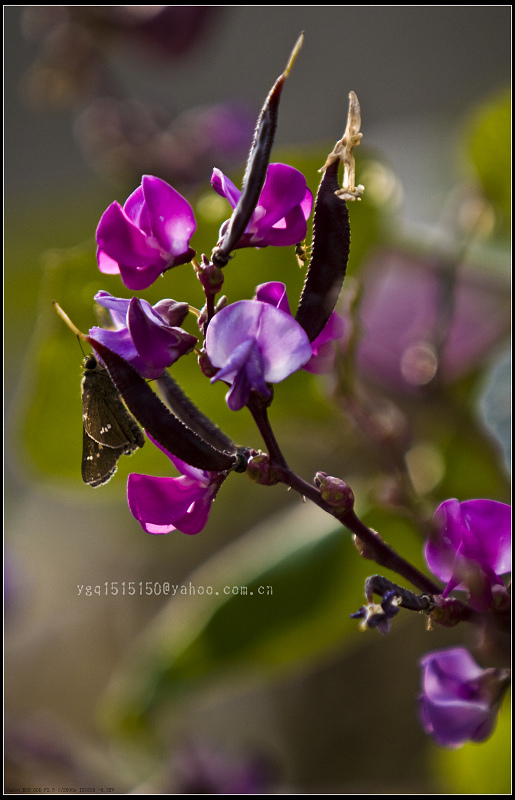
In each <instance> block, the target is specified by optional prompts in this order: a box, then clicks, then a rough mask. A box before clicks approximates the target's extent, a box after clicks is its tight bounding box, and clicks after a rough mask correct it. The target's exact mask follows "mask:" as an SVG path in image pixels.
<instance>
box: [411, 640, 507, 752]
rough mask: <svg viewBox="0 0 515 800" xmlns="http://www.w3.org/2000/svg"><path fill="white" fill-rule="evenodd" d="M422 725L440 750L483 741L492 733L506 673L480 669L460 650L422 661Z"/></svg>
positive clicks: (420, 698)
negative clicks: (440, 747) (441, 747)
mask: <svg viewBox="0 0 515 800" xmlns="http://www.w3.org/2000/svg"><path fill="white" fill-rule="evenodd" d="M420 666H421V668H422V694H421V696H420V697H419V709H420V716H421V720H422V726H423V728H424V730H425V731H426V733H429V734H430V735H431V736H433V737H434V738H435V739H436V741H437V742H438V744H440V745H442V746H443V747H452V748H458V747H462V746H463V745H464V744H466V742H468V741H473V742H483V741H484V740H485V739H487V738H488V737H489V736H490V734H491V733H492V731H493V729H494V726H495V722H496V718H497V712H498V710H499V705H500V701H501V699H502V696H503V694H504V691H505V689H506V686H507V678H508V675H507V670H498V669H482V668H481V667H480V666H478V664H476V662H475V661H474V659H473V658H472V656H471V655H470V653H469V652H468V651H467V650H465V648H463V647H454V648H450V649H449V650H440V651H435V652H433V653H427V654H426V655H425V656H424V657H423V658H422V659H421V660H420Z"/></svg>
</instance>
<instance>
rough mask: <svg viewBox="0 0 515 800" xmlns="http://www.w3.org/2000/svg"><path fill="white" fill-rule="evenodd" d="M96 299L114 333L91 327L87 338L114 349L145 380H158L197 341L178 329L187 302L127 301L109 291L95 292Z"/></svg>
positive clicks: (185, 312)
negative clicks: (109, 316) (111, 321)
mask: <svg viewBox="0 0 515 800" xmlns="http://www.w3.org/2000/svg"><path fill="white" fill-rule="evenodd" d="M95 300H96V301H97V303H99V304H100V305H101V306H103V307H104V308H108V309H109V311H110V314H111V318H112V320H113V323H114V325H115V328H116V330H108V329H106V328H97V327H94V328H91V329H90V332H89V333H90V336H92V337H93V338H94V339H96V340H97V341H98V342H100V343H101V344H104V345H105V346H106V347H109V349H110V350H114V352H115V353H118V355H120V356H122V358H124V359H125V360H126V361H128V362H129V364H132V366H133V367H134V368H135V369H137V370H138V372H139V373H140V375H143V377H144V378H148V379H153V378H159V376H160V375H161V374H162V373H163V370H164V369H165V368H166V367H169V366H170V365H171V364H173V363H174V362H175V361H177V359H178V358H180V356H182V355H185V354H186V353H189V352H190V351H191V350H193V348H194V347H195V345H196V343H197V339H196V337H195V336H192V335H191V334H190V333H186V331H184V330H183V329H182V328H180V327H177V326H178V325H180V323H181V322H182V321H183V320H184V318H185V316H186V315H187V313H188V305H187V303H176V302H175V301H174V300H160V302H159V303H156V305H155V306H151V305H150V303H148V302H147V301H146V300H139V299H138V298H137V297H133V298H132V300H126V299H124V298H122V297H113V295H111V294H109V292H98V294H96V295H95Z"/></svg>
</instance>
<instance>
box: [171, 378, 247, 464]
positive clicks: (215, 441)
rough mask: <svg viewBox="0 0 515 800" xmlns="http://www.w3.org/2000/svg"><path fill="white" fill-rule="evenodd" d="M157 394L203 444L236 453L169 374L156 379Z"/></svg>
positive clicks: (225, 435)
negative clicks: (202, 440) (158, 393)
mask: <svg viewBox="0 0 515 800" xmlns="http://www.w3.org/2000/svg"><path fill="white" fill-rule="evenodd" d="M156 382H157V385H158V387H159V392H160V394H161V396H162V397H163V399H164V400H165V402H166V404H167V405H168V406H169V407H170V408H171V409H172V411H173V413H174V414H175V415H176V416H177V417H179V419H180V420H181V422H184V424H185V425H187V426H188V428H190V430H192V431H194V432H195V433H197V434H198V435H199V436H200V437H201V438H202V439H204V441H205V442H208V443H209V444H212V445H213V447H215V448H216V449H217V450H223V451H226V452H229V453H236V452H237V447H236V445H235V444H234V442H233V441H232V440H231V439H230V438H229V437H228V436H227V434H225V433H224V432H223V431H222V430H221V429H220V428H219V427H218V425H215V423H214V422H213V421H212V420H211V419H209V417H206V415H205V414H203V413H202V411H200V410H199V409H198V408H197V406H196V405H195V403H194V402H193V401H192V400H190V398H189V397H188V395H186V394H185V393H184V392H183V390H182V389H181V387H180V386H179V384H178V383H177V381H176V380H174V379H173V378H172V376H171V375H170V373H169V372H166V370H165V372H163V374H162V375H161V377H159V378H157V381H156Z"/></svg>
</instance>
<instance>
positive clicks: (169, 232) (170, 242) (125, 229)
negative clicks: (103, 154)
mask: <svg viewBox="0 0 515 800" xmlns="http://www.w3.org/2000/svg"><path fill="white" fill-rule="evenodd" d="M195 228H196V223H195V218H194V215H193V211H192V209H191V207H190V205H189V203H187V201H186V200H185V199H184V198H183V197H182V196H181V195H180V194H179V193H178V192H176V191H175V189H173V188H172V187H171V186H169V185H168V184H167V183H165V181H162V180H161V179H160V178H155V177H152V176H150V175H145V176H144V177H143V180H142V184H141V186H140V187H138V189H136V190H135V191H134V192H133V193H132V194H131V195H130V197H129V198H128V199H127V201H126V202H125V205H124V207H123V208H122V207H121V206H120V204H119V203H111V205H110V206H109V208H108V209H107V210H106V211H105V212H104V214H103V215H102V217H101V219H100V222H99V224H98V228H97V233H96V238H97V243H98V254H97V257H98V264H99V269H100V270H101V271H102V272H108V273H110V274H113V273H114V272H116V271H118V272H119V273H120V276H121V278H122V281H123V283H124V284H125V286H127V288H129V289H131V290H133V291H139V290H142V289H147V288H148V287H149V286H150V285H151V284H152V283H153V282H154V281H155V280H156V279H157V278H158V277H159V275H161V273H163V272H165V271H166V270H167V269H170V268H171V267H175V266H178V265H179V264H184V263H186V262H187V261H190V260H191V259H192V257H193V256H194V254H195V251H194V250H192V248H191V247H190V246H189V241H190V239H191V236H192V235H193V233H194V231H195ZM116 267H117V268H116Z"/></svg>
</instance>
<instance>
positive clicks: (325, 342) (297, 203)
mask: <svg viewBox="0 0 515 800" xmlns="http://www.w3.org/2000/svg"><path fill="white" fill-rule="evenodd" d="M212 183H213V187H214V188H215V190H216V191H217V192H218V193H219V194H222V195H223V196H225V197H226V198H227V199H228V200H229V202H230V204H231V205H232V206H233V208H234V207H236V205H237V203H238V200H239V198H240V195H241V193H240V192H239V191H238V190H237V189H236V187H235V186H234V184H232V183H231V181H229V179H228V178H226V177H225V176H224V175H223V174H222V173H221V172H220V171H219V170H214V173H213V179H212ZM312 205H313V197H312V194H311V192H310V190H309V189H308V188H307V186H306V180H305V178H304V176H303V175H302V174H301V173H300V172H299V171H298V170H296V169H293V168H292V167H289V166H287V165H286V164H271V165H270V166H269V167H268V170H267V176H266V180H265V182H264V186H263V189H262V191H261V194H260V196H259V200H258V203H257V206H256V209H255V210H254V212H253V214H252V216H251V218H250V220H249V222H248V225H247V226H246V228H245V231H244V233H243V234H242V236H241V239H240V240H239V242H238V244H237V247H238V248H243V247H266V246H268V245H275V246H288V245H293V244H295V243H296V242H298V241H300V240H302V239H303V238H305V236H306V228H307V219H308V217H309V215H310V213H311V210H312ZM225 227H226V226H225ZM195 229H196V221H195V217H194V214H193V210H192V208H191V206H190V205H189V203H188V202H187V201H186V200H185V199H184V198H183V197H181V195H179V194H178V192H176V191H175V190H174V189H173V188H172V187H171V186H169V185H168V184H166V183H165V182H164V181H162V180H160V179H159V178H155V177H152V176H148V175H147V176H144V177H143V180H142V183H141V186H140V187H139V188H138V189H136V191H135V192H133V193H132V194H131V196H130V197H129V198H128V199H127V201H126V202H125V204H124V205H123V207H122V206H120V205H119V204H118V203H112V204H111V205H110V206H109V208H108V209H107V210H106V211H105V213H104V214H103V215H102V218H101V220H100V223H99V225H98V228H97V244H98V253H97V256H98V266H99V269H100V271H101V272H104V273H111V274H119V275H120V277H121V279H122V281H123V283H124V285H125V286H126V287H127V288H129V289H132V290H141V289H144V288H147V287H148V286H150V285H151V284H152V283H153V282H154V281H155V280H156V279H157V278H158V277H159V276H160V275H162V274H163V273H164V272H166V271H167V270H169V269H171V268H172V267H175V266H177V265H180V264H184V263H185V262H186V261H189V260H191V259H192V258H193V256H194V254H195V251H194V250H193V249H192V247H191V246H190V241H191V238H192V236H193V233H194V232H195ZM223 230H224V226H222V230H221V234H220V235H221V237H223ZM203 263H204V266H203V270H204V271H205V270H206V268H209V267H210V263H209V261H208V260H207V259H206V257H205V256H204V257H203ZM95 300H96V301H97V303H98V304H99V305H100V306H102V307H103V308H105V309H107V310H108V311H109V314H110V317H111V326H110V327H99V326H95V327H93V328H91V329H90V331H89V333H90V336H91V337H92V339H93V340H94V341H96V342H99V343H101V344H102V345H105V346H106V347H108V348H109V349H110V350H112V351H113V352H115V353H117V354H118V355H120V356H121V357H122V358H123V359H124V360H125V361H126V362H127V363H128V364H130V365H131V366H132V367H134V369H135V370H136V371H137V372H138V373H139V374H140V375H141V376H143V377H144V378H147V379H156V378H159V377H160V376H162V375H163V372H164V371H165V370H166V369H167V368H168V367H170V366H171V365H172V364H173V363H175V361H177V359H178V358H180V357H181V356H183V355H185V354H187V353H189V352H191V351H192V350H193V349H194V347H195V346H196V344H197V338H196V337H195V336H193V335H192V334H190V333H187V332H186V331H185V330H183V328H182V327H180V326H181V325H182V323H183V322H184V320H185V318H186V316H187V314H188V311H189V306H188V304H187V303H180V302H176V301H174V300H161V301H160V302H158V303H156V304H155V305H154V306H151V305H150V304H149V303H148V302H147V301H146V300H142V299H139V298H136V297H133V298H132V299H131V300H128V299H124V298H118V297H113V296H112V295H111V294H109V293H108V292H105V291H102V292H98V293H97V294H96V295H95ZM342 331H343V322H342V320H341V318H340V317H339V316H338V315H337V314H336V313H335V312H333V314H332V315H331V317H330V320H329V322H328V323H327V325H326V326H325V328H324V330H323V331H322V333H321V334H320V335H319V336H318V337H317V338H316V339H315V340H314V341H313V342H312V343H311V342H310V341H309V339H308V336H307V334H306V333H305V331H304V329H303V328H302V326H301V325H300V324H299V323H298V322H297V321H296V320H295V319H294V317H293V315H292V313H291V311H290V306H289V303H288V299H287V294H286V287H285V285H284V284H283V283H279V282H270V283H268V284H262V285H260V286H258V287H257V289H256V294H255V297H254V298H253V299H252V300H241V301H238V302H235V303H232V304H231V305H228V306H226V307H224V308H221V309H220V310H219V311H218V313H216V314H214V316H213V317H212V319H211V320H210V322H209V325H208V326H207V333H206V339H205V353H206V355H207V357H208V358H209V362H210V365H211V367H212V368H213V372H214V374H213V377H212V381H213V382H214V381H220V380H222V381H224V382H225V383H227V384H229V387H230V388H229V391H228V393H227V404H228V406H229V408H231V409H232V410H235V411H236V410H239V409H241V408H243V407H244V406H245V405H246V404H247V402H248V401H249V397H250V394H251V393H252V392H255V393H258V394H259V395H261V396H262V397H265V398H269V397H270V396H271V392H270V388H269V386H270V385H271V384H274V383H279V382H281V381H283V380H285V379H286V378H287V377H289V376H290V375H291V374H293V373H294V372H296V371H297V370H299V369H301V368H305V369H307V370H309V371H312V372H317V373H321V372H327V371H329V370H330V369H331V367H332V364H333V359H334V353H333V347H332V344H331V343H332V342H333V341H334V340H337V339H338V338H339V337H340V336H341V334H342ZM147 433H148V432H147ZM149 438H150V440H151V441H153V443H154V444H155V445H156V446H157V447H159V448H160V449H161V450H163V452H165V453H166V455H167V456H168V457H169V458H170V460H171V461H172V463H173V464H174V466H175V467H176V468H177V469H178V470H179V472H180V473H181V475H182V477H180V478H158V477H155V478H152V477H149V476H145V475H136V474H131V475H130V476H129V483H128V501H129V508H130V510H131V513H132V514H133V515H134V517H135V518H136V519H137V520H138V521H139V522H140V523H141V525H142V527H143V529H144V530H145V531H147V532H148V533H168V532H170V531H172V530H175V529H178V530H180V531H182V532H183V533H188V534H192V533H198V532H199V531H200V530H202V528H203V527H204V526H205V524H206V522H207V517H208V513H209V509H210V506H211V503H212V501H213V500H214V499H215V496H216V493H217V491H218V488H219V486H220V485H221V483H222V482H223V480H224V479H225V477H226V474H225V472H224V471H223V470H221V471H220V472H219V473H217V472H210V471H207V470H200V469H198V468H196V467H193V466H191V465H189V464H186V463H185V462H184V461H183V460H182V459H179V458H177V457H176V456H174V454H173V453H170V452H169V451H168V450H167V449H166V448H165V447H163V446H162V444H161V443H160V442H159V441H156V440H155V439H154V438H153V437H152V436H150V435H149Z"/></svg>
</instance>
